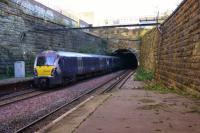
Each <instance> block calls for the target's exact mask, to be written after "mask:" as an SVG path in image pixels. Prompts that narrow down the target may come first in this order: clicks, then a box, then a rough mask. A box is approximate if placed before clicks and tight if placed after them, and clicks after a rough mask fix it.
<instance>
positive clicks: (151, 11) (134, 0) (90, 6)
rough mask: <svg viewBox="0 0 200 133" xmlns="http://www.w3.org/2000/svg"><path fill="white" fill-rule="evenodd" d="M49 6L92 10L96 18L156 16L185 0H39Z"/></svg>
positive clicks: (73, 10)
mask: <svg viewBox="0 0 200 133" xmlns="http://www.w3.org/2000/svg"><path fill="white" fill-rule="evenodd" d="M37 1H39V2H41V3H43V4H45V5H47V6H50V7H56V8H59V9H62V10H68V11H72V12H74V13H79V12H88V11H92V12H94V14H95V20H102V19H108V18H110V19H112V18H122V17H133V18H140V17H148V16H156V15H157V14H158V11H159V13H160V14H162V13H163V12H166V11H167V12H172V11H173V10H175V9H176V7H177V6H178V5H179V4H180V3H181V2H182V1H183V0H37Z"/></svg>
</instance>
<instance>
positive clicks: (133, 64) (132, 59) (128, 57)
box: [112, 49, 138, 69]
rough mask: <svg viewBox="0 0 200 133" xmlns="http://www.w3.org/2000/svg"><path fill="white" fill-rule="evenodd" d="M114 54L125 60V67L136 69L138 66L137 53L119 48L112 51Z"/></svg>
mask: <svg viewBox="0 0 200 133" xmlns="http://www.w3.org/2000/svg"><path fill="white" fill-rule="evenodd" d="M112 55H113V56H118V57H120V58H121V59H122V61H123V68H127V69H136V68H137V67H138V59H137V56H136V54H135V53H133V52H132V51H130V50H128V49H118V50H116V51H114V52H113V53H112Z"/></svg>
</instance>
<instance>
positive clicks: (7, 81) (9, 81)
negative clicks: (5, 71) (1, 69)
mask: <svg viewBox="0 0 200 133" xmlns="http://www.w3.org/2000/svg"><path fill="white" fill-rule="evenodd" d="M31 80H33V77H26V78H9V79H3V80H0V86H3V85H10V84H16V83H21V82H28V81H31Z"/></svg>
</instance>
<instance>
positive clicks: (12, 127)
mask: <svg viewBox="0 0 200 133" xmlns="http://www.w3.org/2000/svg"><path fill="white" fill-rule="evenodd" d="M121 72H122V71H119V72H116V73H112V74H108V75H105V76H101V77H97V78H93V79H91V80H88V81H85V82H82V83H77V84H75V85H73V86H69V87H65V88H64V89H60V90H57V91H53V92H52V93H47V94H44V95H40V96H37V97H33V98H30V99H27V100H24V101H21V102H17V103H13V104H10V105H8V106H4V107H1V108H0V132H6V133H9V132H14V131H16V130H17V129H19V128H21V127H22V126H23V125H25V124H28V123H30V122H31V121H33V120H35V119H37V118H38V117H40V116H43V115H44V114H46V113H48V112H50V111H51V110H53V109H54V108H55V107H58V106H60V105H62V104H63V103H64V102H68V101H70V100H72V99H73V98H75V97H77V96H79V95H80V94H82V93H84V92H86V91H88V90H89V89H92V88H94V87H97V86H99V85H101V84H102V83H104V82H105V81H107V80H109V79H111V78H113V77H114V76H116V75H118V74H119V73H121Z"/></svg>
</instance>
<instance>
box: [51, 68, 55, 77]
mask: <svg viewBox="0 0 200 133" xmlns="http://www.w3.org/2000/svg"><path fill="white" fill-rule="evenodd" d="M55 75H56V68H53V69H52V71H51V76H55Z"/></svg>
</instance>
